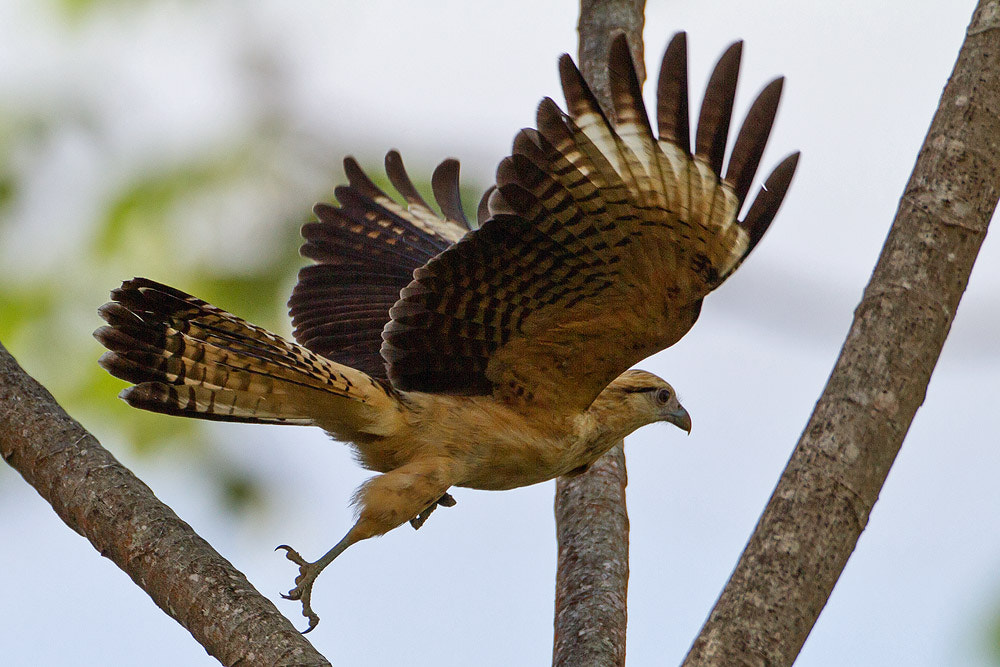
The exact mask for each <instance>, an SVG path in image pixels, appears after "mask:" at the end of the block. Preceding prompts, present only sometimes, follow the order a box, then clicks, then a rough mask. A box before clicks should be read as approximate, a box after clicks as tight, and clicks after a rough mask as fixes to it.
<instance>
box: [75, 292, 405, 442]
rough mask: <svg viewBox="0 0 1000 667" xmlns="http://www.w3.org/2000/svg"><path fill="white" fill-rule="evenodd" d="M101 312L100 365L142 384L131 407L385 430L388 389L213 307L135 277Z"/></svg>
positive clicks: (349, 432)
mask: <svg viewBox="0 0 1000 667" xmlns="http://www.w3.org/2000/svg"><path fill="white" fill-rule="evenodd" d="M111 298H112V301H111V302H110V303H107V304H105V305H104V306H102V307H101V308H100V310H99V312H100V315H101V317H102V318H104V320H105V321H106V322H107V323H108V326H104V327H101V328H100V329H98V330H97V331H95V332H94V336H95V337H96V338H97V340H99V341H100V342H101V344H103V345H104V346H105V347H106V348H108V352H106V353H105V354H104V355H103V356H102V357H101V359H100V364H101V366H103V367H104V368H105V369H106V370H107V371H108V372H109V373H111V374H112V375H114V376H115V377H118V378H121V379H123V380H127V381H129V382H133V383H135V386H133V387H128V388H126V389H125V390H124V391H123V392H122V394H121V398H122V399H124V400H125V401H126V402H127V403H129V404H130V405H132V406H134V407H137V408H142V409H144V410H150V411H152V412H161V413H165V414H172V415H183V416H186V417H197V418H200V419H211V420H216V421H236V422H247V423H265V424H303V425H304V424H316V425H319V426H322V427H323V428H326V429H327V430H329V431H331V432H333V433H334V434H340V435H343V436H347V437H352V436H355V435H356V434H357V433H358V432H359V431H360V432H368V433H374V432H378V431H380V430H383V429H384V427H385V425H384V424H381V419H382V418H383V415H384V414H386V410H385V407H386V406H387V405H388V404H389V403H391V402H392V400H393V399H392V397H391V396H390V395H389V393H388V392H387V390H386V388H385V387H384V386H383V385H382V384H381V383H379V382H377V381H376V380H374V379H373V378H371V377H370V376H368V375H366V374H364V373H362V372H361V371H358V370H355V369H353V368H350V367H348V366H343V365H341V364H337V363H335V362H333V361H330V360H329V359H326V358H324V357H321V356H319V355H317V354H315V353H313V352H311V351H309V350H307V349H306V348H304V347H302V346H300V345H296V344H295V343H291V342H288V341H286V340H284V339H282V338H280V337H279V336H276V335H274V334H272V333H270V332H268V331H266V330H265V329H262V328H260V327H257V326H254V325H252V324H249V323H248V322H245V321H243V320H241V319H239V318H238V317H236V316H234V315H231V314H229V313H227V312H226V311H224V310H221V309H219V308H216V307H215V306H212V305H210V304H208V303H206V302H205V301H202V300H200V299H196V298H194V297H192V296H190V295H188V294H185V293H184V292H181V291H179V290H176V289H173V288H172V287H168V286H166V285H161V284H160V283H156V282H153V281H151V280H147V279H145V278H135V279H133V280H129V281H126V282H124V283H122V286H121V288H119V289H116V290H114V291H112V293H111Z"/></svg>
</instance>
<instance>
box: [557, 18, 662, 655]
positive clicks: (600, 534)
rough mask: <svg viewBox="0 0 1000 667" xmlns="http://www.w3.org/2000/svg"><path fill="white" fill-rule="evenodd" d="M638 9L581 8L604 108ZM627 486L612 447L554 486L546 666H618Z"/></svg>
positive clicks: (635, 37) (584, 52)
mask: <svg viewBox="0 0 1000 667" xmlns="http://www.w3.org/2000/svg"><path fill="white" fill-rule="evenodd" d="M644 5H645V0H603V1H602V0H583V1H582V3H581V6H580V24H579V31H580V57H579V60H580V69H581V71H582V73H583V76H584V78H585V79H586V80H587V82H588V83H589V84H590V87H591V89H592V90H593V91H594V93H595V94H596V95H597V99H598V100H600V102H601V106H603V107H604V109H605V110H607V111H611V109H612V107H611V90H610V82H609V81H608V68H607V62H608V51H609V49H610V47H611V38H612V36H613V35H614V34H615V33H617V32H625V34H626V35H627V36H628V41H629V44H630V45H631V46H632V48H633V50H634V53H633V57H634V59H635V61H636V63H638V64H640V67H641V63H642V26H643V8H644ZM642 78H644V77H643V76H642V71H641V70H640V81H641V79H642ZM627 482H628V479H627V475H626V471H625V452H624V450H623V449H622V445H621V444H620V443H619V444H618V445H616V446H615V447H613V448H612V449H611V451H609V452H608V453H607V454H605V455H604V456H602V457H601V458H600V459H598V460H597V461H596V462H594V464H593V465H592V466H591V467H590V470H588V471H587V472H586V473H584V474H582V475H579V476H577V477H572V478H569V477H561V478H559V479H558V480H557V481H556V500H555V513H556V536H557V540H558V544H559V560H558V569H557V572H556V600H555V639H554V642H553V651H552V664H553V665H589V666H594V667H601V666H607V667H613V666H615V665H623V664H625V625H626V620H627V614H626V607H625V605H626V596H627V592H628V513H627V512H626V509H625V485H626V484H627Z"/></svg>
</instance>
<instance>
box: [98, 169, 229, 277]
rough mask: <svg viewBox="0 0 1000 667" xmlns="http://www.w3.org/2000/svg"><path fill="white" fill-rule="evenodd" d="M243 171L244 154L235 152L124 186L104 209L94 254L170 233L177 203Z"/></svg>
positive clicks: (224, 181)
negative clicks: (171, 214) (137, 239)
mask: <svg viewBox="0 0 1000 667" xmlns="http://www.w3.org/2000/svg"><path fill="white" fill-rule="evenodd" d="M246 167H247V155H246V153H245V152H244V151H235V152H232V153H229V154H226V155H217V156H212V157H210V158H206V159H204V160H203V161H198V162H190V163H183V164H179V165H174V166H172V167H167V168H164V169H162V170H161V171H157V172H155V173H152V174H150V175H147V176H145V177H143V178H140V179H139V180H137V181H135V182H134V183H131V184H129V185H127V186H126V187H125V189H124V190H123V191H122V192H121V193H120V194H118V195H117V196H116V197H114V198H113V199H112V201H111V202H110V203H109V204H108V206H107V208H106V213H105V215H104V218H103V220H102V221H101V225H100V227H99V230H98V233H97V236H96V238H95V239H94V244H95V246H94V247H95V250H96V252H97V254H98V255H99V256H102V257H108V256H110V255H111V254H113V253H117V252H121V251H122V250H123V246H124V245H125V244H126V243H127V242H128V241H129V240H130V239H131V238H133V237H134V236H139V237H142V238H145V239H146V240H147V241H148V240H149V239H150V237H155V238H158V237H161V236H163V235H164V234H166V233H169V230H170V226H169V225H168V224H167V222H168V221H167V216H168V215H169V214H170V213H171V211H172V210H174V208H175V206H176V205H177V204H178V202H180V201H181V200H183V199H184V198H186V197H191V196H193V195H195V194H197V193H199V192H204V191H206V190H213V189H218V188H220V187H221V186H223V185H224V184H226V183H233V182H236V181H238V180H240V178H241V177H242V176H245V174H246Z"/></svg>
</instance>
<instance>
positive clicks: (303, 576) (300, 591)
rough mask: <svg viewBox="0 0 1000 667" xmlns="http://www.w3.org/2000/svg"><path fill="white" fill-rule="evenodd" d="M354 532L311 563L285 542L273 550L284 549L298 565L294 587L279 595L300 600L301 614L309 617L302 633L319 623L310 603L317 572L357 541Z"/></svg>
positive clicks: (286, 554)
mask: <svg viewBox="0 0 1000 667" xmlns="http://www.w3.org/2000/svg"><path fill="white" fill-rule="evenodd" d="M354 532H355V531H354V529H351V531H350V532H349V533H347V535H345V536H344V539H342V540H341V541H339V542H337V544H336V545H335V546H334V547H333V548H332V549H330V550H329V551H327V552H326V553H325V554H323V557H322V558H320V559H319V560H317V561H314V562H312V563H310V562H309V561H307V560H306V559H305V558H303V557H302V556H300V555H299V552H298V551H296V550H295V549H293V548H291V547H290V546H288V545H287V544H282V545H280V546H279V547H277V549H275V551H277V550H278V549H284V550H285V557H286V558H288V560H290V561H292V562H293V563H295V564H296V565H298V566H299V576H297V577H295V588H293V589H292V590H290V591H288V593H287V594H285V593H282V595H281V597H283V598H285V599H286V600H301V602H302V615H303V616H305V617H306V618H308V619H309V627H308V628H306V629H305V630H303V631H302V634H306V633H307V632H310V631H312V629H313V628H315V627H316V626H317V625H318V624H319V615H318V614H317V613H316V612H314V611H313V609H312V604H311V598H312V587H313V582H315V581H316V577H318V576H319V573H320V572H322V571H323V569H324V568H326V566H327V565H329V564H330V563H332V562H333V559H334V558H336V557H337V556H339V555H340V554H342V553H344V551H345V550H346V549H347V547H349V546H351V545H352V544H354V543H355V542H357V541H358V538H357V537H355V536H354Z"/></svg>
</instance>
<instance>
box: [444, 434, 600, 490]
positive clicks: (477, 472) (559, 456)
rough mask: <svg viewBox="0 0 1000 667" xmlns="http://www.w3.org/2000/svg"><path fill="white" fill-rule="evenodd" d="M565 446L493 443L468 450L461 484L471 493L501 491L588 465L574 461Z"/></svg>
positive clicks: (574, 457) (545, 442)
mask: <svg viewBox="0 0 1000 667" xmlns="http://www.w3.org/2000/svg"><path fill="white" fill-rule="evenodd" d="M567 444H568V443H566V442H555V441H542V442H539V441H535V442H524V441H518V440H507V441H505V440H502V439H497V440H494V441H492V442H487V443H483V444H481V445H478V446H476V445H474V446H472V447H470V454H471V456H470V457H469V458H468V459H467V461H466V463H467V465H466V474H465V475H464V478H463V480H462V482H461V483H459V484H456V486H464V487H467V488H471V489H484V490H488V491H503V490H506V489H515V488H517V487H519V486H530V485H531V484H538V483H539V482H545V481H548V480H550V479H555V478H556V477H559V476H560V475H563V474H565V473H567V472H568V471H570V470H573V469H574V468H577V467H579V466H581V465H585V464H586V463H589V461H577V460H576V459H577V458H578V456H576V455H574V451H573V450H574V449H575V448H573V447H568V446H567Z"/></svg>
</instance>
